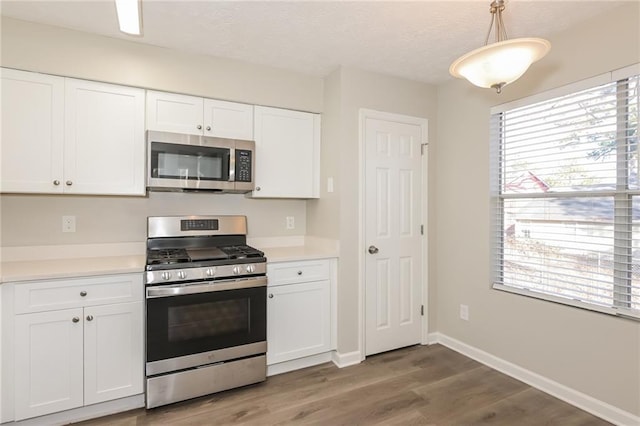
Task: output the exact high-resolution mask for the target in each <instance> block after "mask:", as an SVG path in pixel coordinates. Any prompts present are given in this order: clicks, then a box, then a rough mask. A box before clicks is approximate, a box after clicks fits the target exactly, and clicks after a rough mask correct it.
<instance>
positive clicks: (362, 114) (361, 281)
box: [358, 108, 429, 361]
mask: <svg viewBox="0 0 640 426" xmlns="http://www.w3.org/2000/svg"><path fill="white" fill-rule="evenodd" d="M367 119H375V120H387V121H396V122H400V123H406V124H413V125H417V126H420V128H421V131H422V135H423V140H422V141H421V144H422V145H423V146H424V148H423V149H424V151H423V152H424V155H423V156H422V179H421V183H422V185H421V189H422V194H423V197H422V206H421V207H422V208H421V219H422V225H424V234H423V236H422V283H423V284H422V295H421V299H422V305H423V306H424V316H423V317H422V332H421V341H420V344H422V345H426V344H428V343H429V338H428V334H429V303H428V302H429V298H428V296H429V251H428V249H429V233H428V228H429V226H428V221H427V219H428V207H429V204H428V198H429V197H428V196H429V193H428V191H427V192H426V193H425V190H426V189H428V183H429V182H428V176H429V169H428V163H429V150H428V146H429V133H428V132H429V125H428V120H427V119H426V118H420V117H412V116H408V115H402V114H395V113H390V112H384V111H376V110H373V109H367V108H360V111H359V123H358V157H359V159H360V162H359V163H360V164H359V169H360V170H359V171H358V172H359V179H358V180H359V183H358V194H359V195H358V221H359V226H358V311H359V313H360V315H359V317H358V336H359V339H358V352H359V353H360V360H361V361H364V359H365V358H366V355H365V336H366V332H365V326H366V293H365V291H366V286H365V277H366V265H365V257H366V256H365V248H366V246H367V242H366V229H365V228H366V222H365V197H366V193H365V173H366V158H365V157H366V150H365V130H366V129H365V123H366V120H367Z"/></svg>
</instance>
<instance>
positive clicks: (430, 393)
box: [79, 345, 609, 426]
mask: <svg viewBox="0 0 640 426" xmlns="http://www.w3.org/2000/svg"><path fill="white" fill-rule="evenodd" d="M79 424H80V425H84V426H101V425H109V426H129V425H178V426H196V425H261V426H262V425H280V424H292V425H296V424H300V425H308V424H317V425H376V424H384V425H484V424H487V425H518V426H520V425H523V426H528V425H531V426H534V425H536V426H537V425H562V426H577V425H580V426H583V425H584V426H592V425H593V426H596V425H608V424H609V423H607V422H605V421H603V420H601V419H599V418H597V417H594V416H592V415H591V414H589V413H586V412H584V411H582V410H580V409H577V408H575V407H573V406H571V405H569V404H567V403H565V402H562V401H560V400H558V399H556V398H554V397H552V396H549V395H547V394H545V393H543V392H540V391H538V390H536V389H534V388H532V387H530V386H528V385H526V384H524V383H522V382H519V381H517V380H515V379H512V378H510V377H509V376H506V375H504V374H502V373H499V372H497V371H495V370H492V369H491V368H489V367H486V366H484V365H482V364H480V363H478V362H476V361H474V360H472V359H470V358H467V357H465V356H463V355H460V354H458V353H457V352H454V351H452V350H450V349H448V348H445V347H444V346H441V345H433V346H412V347H409V348H404V349H399V350H397V351H392V352H387V353H384V354H380V355H375V356H372V357H368V358H367V359H366V361H365V362H363V363H361V364H359V365H355V366H352V367H347V368H342V369H339V368H337V367H336V366H334V365H333V364H332V363H327V364H322V365H319V366H315V367H310V368H306V369H303V370H298V371H294V372H291V373H286V374H281V375H278V376H272V377H269V378H268V379H267V381H266V382H264V383H260V384H257V385H252V386H247V387H244V388H240V389H234V390H230V391H226V392H221V393H218V394H214V395H210V396H206V397H202V398H197V399H193V400H190V401H186V402H181V403H177V404H172V405H168V406H164V407H159V408H155V409H152V410H148V411H147V410H144V409H138V410H132V411H128V412H126V413H120V414H116V415H113V416H107V417H102V418H100V419H94V420H89V421H87V422H83V423H79Z"/></svg>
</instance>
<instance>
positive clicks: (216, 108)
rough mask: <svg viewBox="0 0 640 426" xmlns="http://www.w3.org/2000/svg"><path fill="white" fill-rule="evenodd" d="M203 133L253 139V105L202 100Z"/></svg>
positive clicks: (220, 136) (230, 137)
mask: <svg viewBox="0 0 640 426" xmlns="http://www.w3.org/2000/svg"><path fill="white" fill-rule="evenodd" d="M204 135H205V136H216V137H219V138H229V139H243V140H248V141H252V140H253V105H247V104H238V103H235V102H227V101H218V100H215V99H205V100H204Z"/></svg>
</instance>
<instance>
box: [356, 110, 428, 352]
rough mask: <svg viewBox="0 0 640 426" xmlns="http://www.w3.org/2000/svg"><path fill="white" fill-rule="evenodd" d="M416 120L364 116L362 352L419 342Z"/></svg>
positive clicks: (419, 196)
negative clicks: (363, 343) (363, 299)
mask: <svg viewBox="0 0 640 426" xmlns="http://www.w3.org/2000/svg"><path fill="white" fill-rule="evenodd" d="M419 121H420V120H417V119H412V120H403V119H402V117H396V116H391V115H390V116H389V118H385V119H374V118H371V117H366V116H365V117H364V144H365V148H364V150H365V197H366V198H365V203H364V205H365V211H364V216H365V240H364V242H365V247H364V249H365V250H366V253H365V294H366V295H365V300H366V303H365V311H366V312H365V323H366V324H365V328H366V330H365V354H366V355H371V354H375V353H379V352H384V351H388V350H392V349H397V348H401V347H404V346H409V345H413V344H417V343H420V342H421V334H422V316H421V307H422V282H423V280H422V263H423V251H422V235H421V225H422V184H421V182H422V155H421V144H422V142H423V140H425V139H426V135H424V134H423V133H424V132H425V131H426V130H425V129H426V121H425V123H423V125H421V124H419V123H418V122H419ZM412 122H414V123H416V124H411V123H412Z"/></svg>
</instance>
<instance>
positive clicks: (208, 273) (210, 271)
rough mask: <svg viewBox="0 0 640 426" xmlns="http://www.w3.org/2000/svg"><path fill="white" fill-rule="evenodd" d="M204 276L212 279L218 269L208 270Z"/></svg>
mask: <svg viewBox="0 0 640 426" xmlns="http://www.w3.org/2000/svg"><path fill="white" fill-rule="evenodd" d="M204 274H205V275H206V276H208V277H212V276H214V275H215V274H216V268H208V269H207V270H206V271H204Z"/></svg>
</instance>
